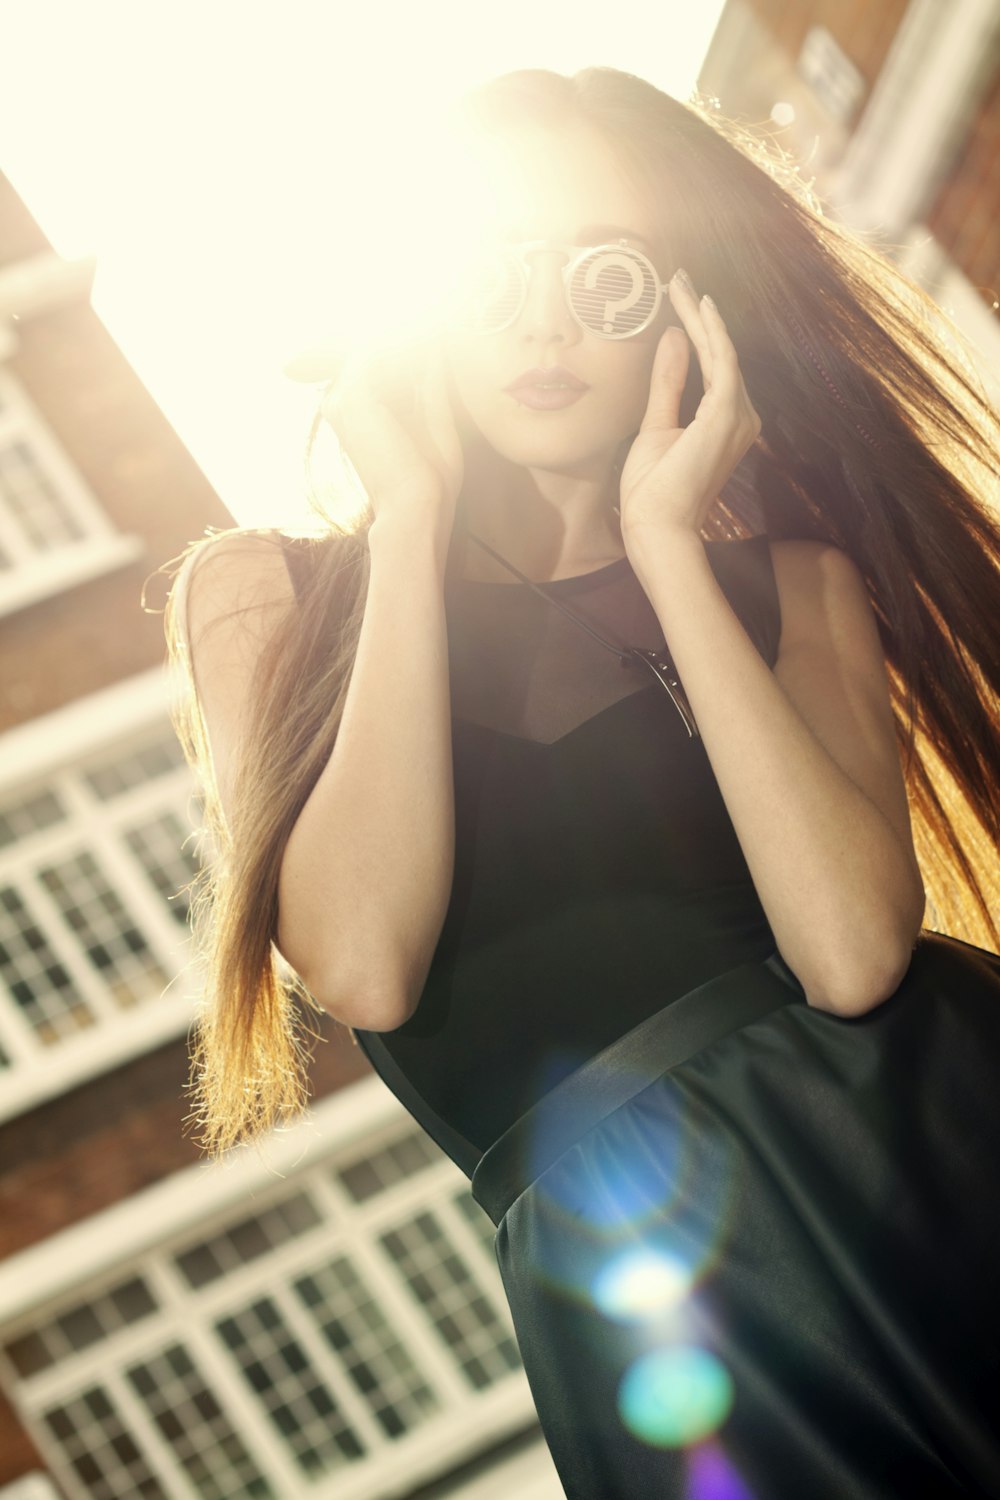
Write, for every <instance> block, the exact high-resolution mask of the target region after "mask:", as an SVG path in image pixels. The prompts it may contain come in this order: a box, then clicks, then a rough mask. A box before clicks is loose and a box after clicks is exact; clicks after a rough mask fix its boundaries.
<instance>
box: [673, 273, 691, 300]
mask: <svg viewBox="0 0 1000 1500" xmlns="http://www.w3.org/2000/svg"><path fill="white" fill-rule="evenodd" d="M674 276H675V278H676V279H677V280H678V281H679V282H680V284H681V286H682V287H684V289H685V291H688V292H690V293H691V295H692V296H694V295H695V290H694V282H693V281H692V280H691V278H690V276H689V275H688V273H687V272H686V271H685V269H684V267H683V266H678V267H677V270H676V271H675V272H674Z"/></svg>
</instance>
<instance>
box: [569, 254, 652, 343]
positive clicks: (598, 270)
mask: <svg viewBox="0 0 1000 1500" xmlns="http://www.w3.org/2000/svg"><path fill="white" fill-rule="evenodd" d="M611 270H615V271H617V270H621V271H627V272H628V275H629V280H630V281H631V283H632V284H631V286H630V287H629V288H628V289H627V290H626V291H625V292H624V293H623V294H622V295H621V296H619V297H608V298H606V299H605V302H604V314H603V316H604V326H603V328H602V330H601V332H602V333H614V331H615V324H614V320H615V318H616V317H617V315H618V314H619V313H625V312H628V310H629V308H630V307H634V306H635V304H636V303H637V302H638V301H639V300H640V298H641V297H642V294H643V291H644V290H645V285H646V278H645V277H644V276H643V274H642V270H641V269H640V267H639V266H638V265H637V264H636V262H635V261H634V260H633V259H632V257H631V256H630V255H621V254H614V253H612V254H608V255H602V256H600V257H599V258H598V259H596V260H594V261H593V263H592V264H591V265H589V266H588V267H587V271H586V275H585V276H584V286H585V287H586V288H587V290H588V292H591V291H593V290H594V288H595V287H596V286H597V279H598V277H599V276H603V274H604V273H605V271H611Z"/></svg>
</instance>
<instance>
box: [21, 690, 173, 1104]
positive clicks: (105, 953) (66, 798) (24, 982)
mask: <svg viewBox="0 0 1000 1500" xmlns="http://www.w3.org/2000/svg"><path fill="white" fill-rule="evenodd" d="M93 702H94V711H95V712H97V713H100V695H96V696H95V699H94V700H93ZM195 812H196V807H195V804H194V801H193V788H192V782H191V779H190V774H189V772H188V768H187V766H186V764H185V762H184V758H183V755H182V752H181V748H180V745H179V743H178V741H177V738H176V736H175V734H174V731H173V729H172V727H171V725H170V723H169V721H168V720H167V719H166V717H165V716H164V715H161V716H159V717H158V718H156V719H155V720H153V721H152V722H147V723H146V724H144V725H142V726H138V727H135V728H133V729H131V730H130V731H129V732H127V733H124V734H123V735H122V736H121V737H120V738H118V739H117V740H115V741H113V742H112V743H110V744H105V745H103V746H99V747H96V748H91V749H90V750H89V751H86V752H85V753H84V755H83V756H82V758H80V759H78V760H74V762H73V763H72V764H71V765H63V766H61V767H55V768H53V769H51V770H50V771H49V772H48V774H47V775H46V776H45V778H44V780H43V781H41V782H35V783H29V784H27V785H25V784H24V783H23V782H22V783H21V784H19V785H15V786H7V787H6V788H4V789H3V790H2V791H0V1076H2V1077H3V1082H4V1087H3V1089H2V1090H0V1100H2V1105H0V1111H2V1113H4V1114H7V1115H9V1114H11V1113H14V1112H16V1111H17V1110H20V1109H24V1108H27V1107H29V1106H30V1105H31V1104H34V1103H37V1102H38V1100H39V1099H40V1098H43V1097H46V1096H49V1095H51V1094H53V1093H56V1092H59V1091H61V1090H63V1089H65V1088H67V1087H69V1086H70V1085H71V1084H73V1083H75V1082H78V1081H80V1080H81V1079H82V1078H84V1077H87V1076H89V1075H91V1074H93V1073H94V1072H99V1071H104V1070H106V1069H107V1068H110V1067H113V1066H116V1065H117V1064H118V1063H119V1062H120V1061H122V1059H123V1058H125V1057H127V1056H130V1055H135V1054H136V1053H137V1052H142V1051H146V1050H148V1049H149V1048H151V1047H153V1046H155V1045H158V1043H159V1042H161V1041H163V1040H164V1039H165V1038H166V1037H168V1036H173V1035H179V1034H181V1033H182V1032H184V1031H185V1030H186V1029H187V1027H188V1026H189V1025H190V1021H191V1014H192V1009H191V1006H190V1004H189V1003H186V1002H185V999H184V998H183V996H182V995H180V994H178V993H177V990H176V986H175V981H176V980H177V979H178V978H179V977H180V976H181V975H182V974H183V976H184V978H185V979H186V980H187V979H189V978H190V977H191V973H193V970H192V968H191V951H190V944H189V939H188V891H187V887H188V886H189V884H190V882H191V880H192V879H193V878H194V876H195V875H196V874H197V868H198V866H197V860H196V855H195V851H194V848H193V847H192V845H193V842H194V840H195V838H196V833H195V831H194V814H195ZM189 971H190V972H189ZM188 988H190V986H188Z"/></svg>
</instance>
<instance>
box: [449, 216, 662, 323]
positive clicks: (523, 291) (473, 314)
mask: <svg viewBox="0 0 1000 1500" xmlns="http://www.w3.org/2000/svg"><path fill="white" fill-rule="evenodd" d="M540 250H550V251H551V250H558V251H559V252H560V253H561V254H563V255H564V256H565V257H566V261H565V264H564V265H563V266H562V267H561V272H562V280H563V287H564V288H565V293H566V302H567V305H568V307H569V310H570V312H571V314H572V315H573V317H574V318H575V319H576V321H577V323H578V324H579V325H580V327H581V328H584V329H586V331H587V332H588V333H593V334H595V335H596V336H597V337H598V338H602V339H627V338H632V337H633V336H634V335H635V334H637V333H641V332H642V330H643V329H644V328H648V327H649V325H650V323H652V322H653V320H654V318H655V317H656V315H657V313H658V312H659V310H660V304H661V302H662V301H663V294H664V292H666V290H667V285H666V283H663V282H661V281H660V277H659V273H658V271H657V269H656V267H655V266H654V265H653V263H652V261H651V260H650V259H649V256H648V255H644V254H643V252H642V251H641V250H637V249H636V247H635V246H634V245H632V244H630V243H629V241H628V240H624V239H622V240H616V241H614V242H609V243H608V244H605V245H562V244H559V243H557V242H556V241H554V240H522V241H521V242H520V243H518V244H509V245H499V246H493V247H491V248H490V249H489V250H487V251H485V252H483V253H480V254H479V255H477V256H475V257H473V258H472V259H471V260H470V261H469V262H467V264H466V265H465V266H464V268H463V270H462V273H461V274H460V276H459V279H458V285H457V287H456V288H455V291H454V296H453V298H452V299H451V301H452V310H453V311H452V315H453V317H454V319H455V321H456V322H457V323H458V324H460V325H461V326H462V327H463V329H465V330H466V331H468V332H471V333H479V334H493V333H501V332H502V331H503V330H504V329H505V328H509V327H510V325H511V324H512V323H513V322H514V320H515V319H516V318H517V317H519V316H520V313H521V310H522V308H523V307H524V303H525V300H526V298H527V295H528V279H529V277H530V275H531V266H530V263H529V257H532V256H534V255H536V254H537V253H538V252H539V251H540ZM671 311H672V309H671Z"/></svg>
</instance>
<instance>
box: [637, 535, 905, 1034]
mask: <svg viewBox="0 0 1000 1500" xmlns="http://www.w3.org/2000/svg"><path fill="white" fill-rule="evenodd" d="M771 550H772V556H773V559H774V568H775V576H776V579H777V583H778V591H779V595H780V602H781V614H782V631H781V644H780V649H779V653H778V660H777V662H776V664H775V668H774V672H773V673H772V672H770V671H769V670H768V668H767V665H766V663H765V662H764V661H763V659H762V658H761V657H760V655H759V654H758V652H757V649H756V647H755V646H754V645H753V643H752V641H751V640H750V638H749V636H748V635H747V633H746V631H745V630H744V628H743V626H742V624H741V623H740V621H739V620H738V619H737V617H736V615H735V613H734V612H733V610H732V608H731V607H730V605H729V602H728V600H727V599H726V597H725V595H724V593H723V592H722V589H721V588H720V587H719V584H718V582H717V580H716V578H715V577H714V575H713V573H712V570H711V566H710V564H709V562H708V559H707V557H706V554H705V549H704V546H703V544H702V542H701V539H700V538H699V537H698V536H697V535H694V534H693V533H692V534H690V535H688V534H686V533H685V534H680V533H678V534H677V535H676V536H675V537H674V539H673V540H672V541H671V540H669V539H668V537H667V536H666V535H663V534H661V535H660V536H658V537H657V539H656V546H655V556H652V555H650V556H649V557H648V559H647V560H646V561H643V559H642V557H641V555H640V552H639V549H638V548H636V549H635V556H634V558H633V563H634V564H635V562H636V559H637V558H638V559H639V562H638V566H637V571H640V574H641V581H642V583H643V586H644V588H645V589H646V592H647V594H648V595H649V597H650V599H651V601H652V604H653V607H654V609H655V610H656V612H657V615H658V616H659V619H660V622H661V624H662V626H663V629H664V632H665V634H666V639H667V642H668V644H669V646H670V648H671V651H672V654H673V657H674V661H675V663H676V666H677V670H678V672H679V674H680V678H681V681H682V682H683V684H684V687H685V689H686V691H687V695H688V698H689V700H690V703H691V708H692V711H693V713H694V715H695V718H696V720H697V722H698V725H699V728H700V731H701V735H702V738H703V740H704V744H705V749H706V751H707V753H708V756H709V759H710V761H711V763H712V769H713V771H714V773H715V776H716V780H717V781H718V783H719V789H720V791H721V792H722V795H723V797H724V799H725V802H726V806H727V808H728V810H729V814H730V817H731V818H732V820H733V826H734V828H735V830H736V834H737V837H738V838H739V841H740V844H741V846H742V848H743V853H744V855H745V857H746V861H747V865H748V866H749V869H750V873H751V875H752V876H753V880H754V884H755V885H756V887H757V891H758V893H759V895H760V899H761V903H762V905H763V907H764V910H765V912H766V914H767V918H768V921H769V922H770V924H771V928H772V931H773V932H774V936H775V940H776V942H777V945H778V948H779V950H780V952H781V953H782V955H783V957H784V958H785V960H786V962H787V963H788V965H789V967H790V968H791V969H792V970H793V972H794V973H795V974H796V975H797V976H798V978H799V979H800V981H801V982H802V985H803V988H804V989H805V992H806V998H807V999H808V1001H809V1003H810V1004H811V1005H814V1006H816V1007H817V1008H818V1009H820V1010H827V1011H832V1012H834V1013H836V1014H841V1015H858V1014H862V1013H863V1012H864V1011H866V1010H869V1009H871V1008H872V1007H873V1006H875V1005H878V1004H880V1003H881V1001H883V1000H884V999H886V998H887V997H888V996H889V995H890V994H892V992H893V991H894V990H895V989H896V987H897V986H898V984H899V982H900V980H901V979H902V977H903V975H904V974H905V972H906V970H907V968H908V966H909V961H910V958H911V957H912V950H913V945H914V943H915V942H916V939H917V936H918V934H919V931H920V924H921V920H922V916H923V911H924V892H923V885H922V882H921V878H920V869H919V866H918V864H917V860H916V857H915V855H914V850H913V840H912V835H911V831H910V822H909V814H908V809H907V800H906V791H905V787H904V783H903V777H902V770H901V767H900V762H899V752H898V750H897V747H896V739H895V731H894V728H893V718H892V712H891V708H890V700H889V691H888V682H887V678H886V671H885V663H884V660H883V656H882V649H881V644H880V641H879V636H878V631H877V628H876V624H875V617H874V614H873V612H872V609H871V605H870V603H869V601H868V597H867V593H866V591H865V587H864V583H863V581H862V579H861V577H860V575H859V573H858V571H857V568H856V567H855V566H854V564H853V563H852V561H851V560H850V558H849V557H847V556H846V554H845V553H843V552H841V551H839V550H838V549H837V548H835V547H831V546H826V545H824V544H822V543H817V542H809V541H781V542H774V543H772V544H771ZM647 551H649V552H651V551H652V549H651V548H648V549H647Z"/></svg>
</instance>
